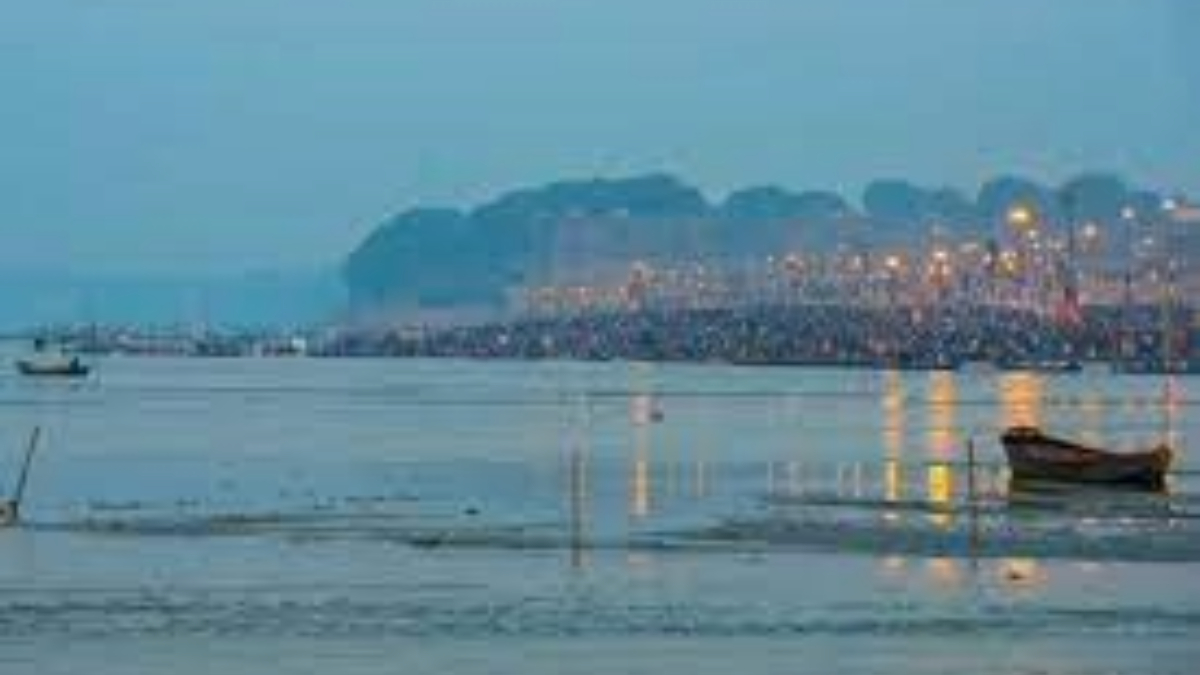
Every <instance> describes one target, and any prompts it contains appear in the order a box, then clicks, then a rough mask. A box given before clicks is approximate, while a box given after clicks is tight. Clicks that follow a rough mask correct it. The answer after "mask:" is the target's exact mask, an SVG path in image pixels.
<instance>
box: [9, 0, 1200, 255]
mask: <svg viewBox="0 0 1200 675" xmlns="http://www.w3.org/2000/svg"><path fill="white" fill-rule="evenodd" d="M7 14H8V16H7V17H6V21H5V22H4V23H3V24H2V25H0V54H3V59H0V88H2V90H3V92H4V99H5V103H4V105H0V185H3V186H4V189H3V197H4V198H3V199H0V242H3V246H0V266H3V268H4V269H6V270H10V271H11V270H43V271H45V270H49V271H72V272H87V271H97V272H114V271H121V272H131V273H162V272H173V273H188V274H217V273H230V272H237V271H242V270H247V269H260V270H261V269H268V270H269V269H277V268H278V269H296V268H313V267H331V266H333V265H336V264H337V262H338V260H339V259H340V257H341V256H342V255H344V254H345V253H346V252H348V251H349V250H350V249H351V248H352V247H353V246H354V245H355V244H357V243H358V241H359V240H360V239H361V238H362V237H364V236H365V235H366V234H367V233H368V232H369V231H370V230H371V229H372V228H373V227H374V226H375V225H376V224H377V223H378V222H379V221H380V220H382V219H383V218H384V217H386V216H388V215H390V214H391V213H394V212H395V211H398V210H400V209H403V208H406V207H408V206H412V205H414V204H444V203H454V204H470V203H475V202H478V201H480V200H482V199H486V198H487V197H490V196H492V195H495V194H497V193H499V192H502V191H504V190H506V189H509V188H512V187H515V186H519V185H526V184H537V183H542V182H545V181H549V180H556V179H561V178H571V177H580V176H593V175H610V176H611V175H625V174H636V173H647V172H655V171H668V172H673V173H677V174H679V175H680V176H681V177H683V178H684V179H685V180H687V181H689V182H692V183H694V184H697V185H699V186H700V187H701V188H703V189H704V190H705V191H706V192H707V193H708V194H709V195H710V196H712V197H719V196H720V195H722V194H723V193H725V192H727V191H728V190H731V189H734V188H737V187H741V186H745V185H748V184H755V183H762V182H772V183H779V184H782V185H787V186H791V187H796V188H808V187H813V188H828V189H835V190H839V191H842V192H844V193H846V194H847V195H848V196H851V197H854V198H857V196H858V195H859V194H860V192H861V189H862V187H863V186H864V185H865V184H866V183H867V182H868V181H869V180H871V179H874V178H881V177H905V178H910V179H912V180H914V181H916V182H919V183H922V184H931V185H941V184H946V185H952V186H956V187H960V188H964V189H968V190H974V189H975V188H976V187H977V186H978V184H979V182H980V181H981V180H983V179H984V178H986V177H987V176H989V175H992V174H995V173H1008V172H1014V173H1022V174H1028V175H1031V176H1033V177H1036V178H1039V179H1043V180H1047V181H1052V182H1057V181H1060V180H1062V179H1064V178H1066V177H1068V176H1070V175H1071V174H1073V173H1076V172H1080V171H1085V170H1093V169H1095V170H1109V171H1115V172H1119V173H1122V174H1123V175H1126V176H1128V177H1129V178H1130V179H1132V180H1134V181H1138V182H1141V183H1145V184H1148V185H1150V186H1152V187H1155V188H1162V189H1166V190H1184V191H1187V192H1189V193H1191V194H1193V195H1196V194H1200V172H1197V171H1196V167H1197V166H1200V161H1198V160H1200V127H1198V126H1197V125H1195V124H1194V122H1193V119H1194V118H1195V116H1196V112H1197V111H1200V66H1197V65H1195V64H1196V63H1200V59H1197V58H1194V56H1195V55H1194V52H1195V51H1196V48H1195V47H1194V46H1193V45H1194V44H1195V43H1194V37H1193V33H1194V32H1195V30H1196V27H1198V26H1200V7H1197V6H1196V3H1194V2H1189V1H1188V0H1107V1H1105V2H1096V1H1094V0H1086V1H1085V0H1059V1H1057V2H1044V1H1043V0H1015V1H1014V0H1007V1H1004V2H1001V1H999V0H971V1H964V2H955V3H946V2H940V1H939V0H907V1H905V2H880V1H879V0H852V1H850V2H842V3H837V4H836V6H835V5H834V3H827V2H820V3H818V2H796V3H786V4H785V3H778V2H771V1H769V0H737V1H736V2H735V1H734V0H713V1H708V2H683V1H682V0H662V1H660V2H656V3H653V4H649V5H648V4H646V3H634V2H633V0H610V1H609V2H605V3H589V2H584V1H582V0H580V1H576V2H564V1H563V0H509V1H507V2H505V3H495V4H483V3H478V2H471V1H470V0H437V1H434V0H413V1H411V2H406V3H403V6H400V5H396V4H393V3H388V2H383V0H360V1H357V2H352V3H342V4H338V5H329V4H324V3H320V4H318V3H309V4H297V3H292V2H284V0H250V1H249V2H233V1H232V0H213V1H211V2H208V3H190V2H182V1H179V0H166V1H163V2H153V3H151V2H136V1H130V2H124V1H120V0H104V1H101V2H94V1H93V2H81V1H72V0H49V1H47V2H43V3H38V4H36V5H22V6H19V7H17V8H10V9H9V11H8V12H7ZM1189 50H1190V52H1191V53H1192V54H1191V57H1190V56H1189V53H1190V52H1189Z"/></svg>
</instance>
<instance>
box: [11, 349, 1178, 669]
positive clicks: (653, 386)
mask: <svg viewBox="0 0 1200 675" xmlns="http://www.w3.org/2000/svg"><path fill="white" fill-rule="evenodd" d="M6 366H7V364H6ZM1024 423H1034V424H1041V425H1043V426H1045V427H1046V428H1048V429H1051V430H1055V431H1059V432H1062V433H1063V434H1067V435H1070V436H1073V437H1077V438H1081V439H1085V440H1088V441H1092V442H1098V443H1105V444H1109V445H1112V446H1116V447H1121V448H1132V447H1135V446H1140V445H1147V444H1151V443H1154V442H1157V441H1159V440H1161V439H1163V438H1166V439H1168V440H1169V441H1170V442H1171V443H1172V444H1173V445H1174V446H1176V447H1177V448H1178V449H1179V454H1178V457H1177V461H1176V466H1175V471H1174V473H1173V475H1172V476H1171V484H1170V490H1169V492H1168V493H1167V494H1164V495H1137V494H1103V493H1095V492H1087V493H1068V494H1049V495H1047V494H1026V493H1024V492H1013V491H1012V490H1010V486H1009V484H1008V480H1007V475H1006V469H1005V466H1004V461H1003V454H1002V451H1001V449H1000V446H999V444H998V442H997V431H998V430H999V429H1001V428H1002V427H1004V426H1007V425H1010V424H1024ZM35 427H40V429H41V432H42V434H41V439H40V442H39V444H38V448H37V453H36V455H35V459H34V462H33V466H32V471H31V473H30V476H29V483H28V489H27V491H26V493H25V495H24V503H23V504H22V521H21V523H20V524H19V525H18V526H16V527H9V528H4V529H0V673H4V674H7V673H13V674H18V673H38V674H48V673H64V674H67V673H70V674H77V673H88V674H89V675H105V674H108V673H112V674H114V675H116V674H118V673H119V674H121V675H126V674H138V673H173V674H178V675H193V674H199V673H322V674H325V673H329V674H337V675H340V674H356V673H465V674H473V673H522V674H531V675H541V674H544V673H545V674H548V673H689V674H692V675H700V674H705V673H722V674H724V673H729V672H736V673H783V672H787V673H814V674H817V673H820V674H824V673H830V672H835V673H840V674H847V673H901V674H903V673H956V674H957V673H1030V674H1033V673H1053V674H1058V673H1062V674H1072V675H1074V674H1083V673H1097V674H1099V673H1105V674H1109V673H1195V672H1198V669H1200V476H1198V475H1197V473H1196V472H1197V470H1198V469H1200V464H1198V460H1197V452H1195V449H1194V448H1193V447H1192V446H1194V444H1195V443H1196V442H1200V379H1187V378H1183V379H1177V380H1172V381H1166V380H1164V379H1162V378H1151V377H1147V378H1141V377H1125V376H1120V377H1118V376H1112V375H1108V374H1106V373H1100V372H1085V373H1082V374H1078V375H1064V376H1041V375H1032V374H1019V373H995V372H987V371H982V370H981V371H976V372H970V373H965V374H964V373H957V374H955V373H920V372H911V373H886V372H872V371H865V370H862V371H858V370H834V369H788V368H734V367H726V366H719V365H651V364H638V363H605V364H579V363H561V362H543V363H512V362H467V361H413V360H408V361H406V360H383V361H381V360H308V359H292V360H288V359H277V360H269V359H240V360H199V359H133V358H112V359H108V360H105V361H103V362H102V363H101V364H100V367H99V369H98V373H97V376H96V377H94V378H92V379H91V380H89V381H88V382H84V383H70V382H62V381H37V380H27V379H20V378H18V377H17V376H15V375H13V374H9V372H7V367H6V372H4V374H3V375H0V491H3V492H4V493H9V492H10V491H11V490H12V486H13V484H14V483H15V482H16V476H17V474H18V472H19V467H20V464H21V458H22V456H23V455H24V448H25V446H26V444H27V442H28V439H29V437H30V435H31V432H32V431H33V429H34V428H35ZM968 447H974V450H975V452H974V455H975V462H974V463H973V464H972V462H971V461H970V458H969V455H970V453H968V450H967V449H968ZM972 467H973V470H972Z"/></svg>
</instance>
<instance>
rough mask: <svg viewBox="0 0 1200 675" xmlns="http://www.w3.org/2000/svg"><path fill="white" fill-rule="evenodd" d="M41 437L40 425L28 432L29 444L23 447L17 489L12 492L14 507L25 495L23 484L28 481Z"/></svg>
mask: <svg viewBox="0 0 1200 675" xmlns="http://www.w3.org/2000/svg"><path fill="white" fill-rule="evenodd" d="M41 438H42V428H41V427H40V426H38V427H34V428H33V433H31V434H29V445H28V446H26V448H25V462H24V463H23V464H22V465H21V474H20V477H19V478H17V490H16V492H14V493H13V505H14V507H15V508H16V509H19V508H20V506H21V499H22V498H23V497H24V495H25V485H26V484H27V483H28V482H29V469H30V467H32V466H33V456H34V454H35V453H36V452H37V447H38V441H39V440H41Z"/></svg>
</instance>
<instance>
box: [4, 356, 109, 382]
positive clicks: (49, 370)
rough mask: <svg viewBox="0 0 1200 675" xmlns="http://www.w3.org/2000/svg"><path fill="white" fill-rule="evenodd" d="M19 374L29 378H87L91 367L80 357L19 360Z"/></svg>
mask: <svg viewBox="0 0 1200 675" xmlns="http://www.w3.org/2000/svg"><path fill="white" fill-rule="evenodd" d="M17 372H19V373H21V374H22V375H26V376H29V377H87V376H88V374H89V373H91V372H92V369H91V367H90V366H88V365H87V364H85V363H84V362H83V361H81V360H80V359H79V357H78V356H72V357H70V358H54V359H18V360H17Z"/></svg>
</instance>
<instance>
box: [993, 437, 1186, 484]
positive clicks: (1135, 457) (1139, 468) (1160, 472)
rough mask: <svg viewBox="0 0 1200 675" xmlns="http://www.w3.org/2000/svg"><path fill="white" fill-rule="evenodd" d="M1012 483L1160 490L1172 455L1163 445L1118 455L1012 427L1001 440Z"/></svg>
mask: <svg viewBox="0 0 1200 675" xmlns="http://www.w3.org/2000/svg"><path fill="white" fill-rule="evenodd" d="M1000 441H1001V443H1002V444H1003V445H1004V452H1005V454H1006V455H1007V456H1008V465H1009V468H1010V469H1011V470H1012V477H1013V480H1015V481H1035V482H1036V481H1050V482H1055V483H1079V484H1087V485H1117V486H1127V487H1137V488H1144V489H1149V490H1161V489H1162V488H1163V486H1164V483H1165V476H1166V472H1167V469H1168V468H1170V466H1171V458H1172V454H1173V453H1172V452H1171V449H1170V448H1169V447H1167V446H1165V445H1160V446H1158V447H1155V448H1152V449H1150V450H1145V451H1140V452H1130V453H1118V452H1111V451H1108V450H1101V449H1098V448H1091V447H1087V446H1085V445H1080V444H1078V443H1074V442H1071V441H1067V440H1063V439H1061V438H1055V437H1053V436H1048V435H1046V434H1044V433H1042V431H1041V430H1040V429H1037V428H1036V427H1013V428H1011V429H1008V430H1007V431H1005V432H1004V433H1003V434H1002V435H1001V436H1000Z"/></svg>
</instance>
